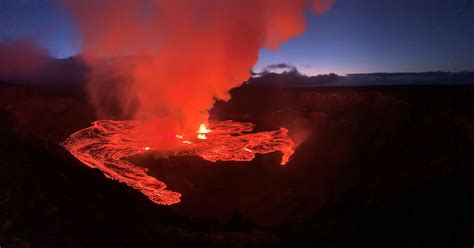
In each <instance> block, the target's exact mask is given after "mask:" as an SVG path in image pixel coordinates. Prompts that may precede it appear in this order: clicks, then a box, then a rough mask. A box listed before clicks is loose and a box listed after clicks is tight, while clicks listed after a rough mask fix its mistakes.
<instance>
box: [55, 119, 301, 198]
mask: <svg viewBox="0 0 474 248" xmlns="http://www.w3.org/2000/svg"><path fill="white" fill-rule="evenodd" d="M92 124H93V125H92V126H91V127H88V128H85V129H82V130H80V131H78V132H75V133H73V134H72V135H71V136H70V137H69V138H68V139H66V140H65V141H64V142H63V143H61V145H63V146H64V147H65V148H66V149H67V150H68V151H69V152H70V153H71V154H72V155H74V156H75V157H76V158H77V159H78V160H80V161H81V162H82V163H84V164H85V165H87V166H89V167H91V168H97V169H99V170H101V171H102V172H103V173H104V175H105V176H106V177H108V178H110V179H114V180H118V181H119V182H122V183H125V184H127V185H128V186H130V187H132V188H134V189H136V190H138V191H140V192H142V193H143V194H144V195H146V196H147V197H148V198H149V199H150V200H151V201H153V202H154V203H157V204H163V205H170V204H175V203H178V202H180V196H181V194H180V193H178V192H173V191H170V190H166V184H165V183H164V182H161V181H159V180H158V179H156V178H155V177H152V176H149V175H147V173H146V172H147V169H146V168H142V167H139V166H136V165H134V164H132V163H131V162H129V161H127V160H125V159H124V158H127V157H130V156H134V155H138V154H141V153H145V152H148V151H150V150H156V151H159V152H163V151H162V149H160V148H159V147H154V146H151V145H150V144H149V142H147V141H146V140H147V139H146V138H145V137H144V136H143V135H140V132H141V130H143V129H144V128H146V127H147V125H149V124H147V123H145V122H141V121H135V120H124V121H113V120H101V121H95V122H93V123H92ZM253 127H254V124H252V123H243V122H236V121H210V123H209V128H210V129H209V130H208V129H205V131H202V127H201V128H200V130H201V131H198V138H196V137H193V138H187V137H185V136H183V135H173V145H172V146H171V148H170V149H167V151H166V153H168V154H169V155H175V156H199V157H201V158H203V159H206V160H209V161H212V162H216V161H218V160H221V161H251V160H252V159H254V158H255V154H256V153H260V154H265V153H271V152H274V151H280V152H281V153H282V160H281V164H282V165H284V164H286V163H287V162H288V160H289V158H290V157H291V155H292V154H293V153H294V143H293V141H292V140H291V139H290V138H289V137H288V130H287V129H286V128H280V129H279V130H276V131H269V132H258V133H250V132H251V131H252V130H253ZM204 133H205V135H204Z"/></svg>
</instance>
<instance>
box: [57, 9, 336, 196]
mask: <svg viewBox="0 0 474 248" xmlns="http://www.w3.org/2000/svg"><path fill="white" fill-rule="evenodd" d="M331 3H332V0H312V1H310V0H96V1H94V0H67V7H68V9H69V10H70V11H71V14H72V16H73V19H74V20H75V21H76V23H77V24H78V27H79V29H80V32H81V37H82V41H83V47H82V56H83V57H84V59H85V61H86V62H87V63H88V64H89V66H90V67H91V68H92V72H91V75H90V81H89V84H88V91H89V97H90V99H91V101H92V103H93V104H94V106H95V107H96V110H97V114H98V118H100V119H108V118H120V119H133V120H124V121H97V122H94V124H93V126H92V127H89V128H86V129H83V130H80V131H78V132H76V133H74V134H73V135H71V137H69V138H68V139H67V140H66V141H65V142H63V143H62V145H64V146H65V148H66V149H67V150H69V151H70V152H71V153H72V154H73V155H74V156H75V157H76V158H78V159H79V160H80V161H81V162H83V163H84V164H86V165H88V166H90V167H92V168H97V169H99V170H101V171H102V172H103V173H104V174H105V175H106V176H107V177H109V178H111V179H115V180H118V181H120V182H123V183H126V184H127V185H129V186H130V187H133V188H135V189H137V190H139V191H140V192H142V193H143V194H144V195H146V196H147V197H148V198H150V199H151V200H152V201H153V202H155V203H158V204H173V203H177V202H179V197H180V194H179V193H177V192H172V191H169V190H166V189H165V187H166V185H165V184H164V183H163V182H160V181H158V180H157V179H156V178H154V177H151V176H149V175H147V174H146V169H144V168H139V167H137V166H135V165H133V164H132V163H130V162H128V161H126V160H124V158H126V157H129V156H133V155H137V154H141V153H144V152H146V151H148V150H155V151H158V152H160V153H161V154H168V155H177V156H178V155H194V156H199V157H202V158H203V159H206V160H209V161H218V160H222V161H229V160H234V161H250V160H252V159H253V158H254V157H255V154H256V153H262V154H264V153H270V152H274V151H280V152H281V153H282V164H285V163H286V162H287V161H288V160H289V158H290V156H291V155H292V154H293V152H294V148H295V147H294V143H293V141H292V140H291V139H290V138H289V137H288V130H287V129H285V128H282V129H280V130H277V131H270V132H260V133H249V132H250V131H252V129H253V124H251V123H239V122H233V121H225V122H212V121H209V120H208V111H209V109H210V108H211V107H212V106H213V104H214V101H215V100H225V101H227V100H229V98H230V95H229V93H228V91H229V90H230V89H232V88H234V87H237V86H239V85H240V84H242V82H244V81H246V80H247V79H248V78H249V77H250V69H251V68H252V67H253V66H254V64H255V63H256V62H257V60H258V52H259V50H260V49H261V48H263V47H266V48H269V49H278V46H279V45H280V44H281V43H283V42H285V41H287V40H288V39H290V38H293V37H295V36H297V35H300V34H302V33H303V32H304V30H305V17H304V14H305V10H306V9H308V8H312V9H313V11H314V12H315V13H316V14H320V13H322V12H324V11H325V10H326V9H328V8H329V7H330V5H331ZM207 123H208V124H209V128H210V129H211V130H212V131H211V132H208V131H207V130H206V126H205V124H207ZM200 124H203V126H201V128H200V129H201V131H199V133H198V137H196V131H197V130H198V127H199V126H200Z"/></svg>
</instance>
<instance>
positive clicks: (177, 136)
mask: <svg viewBox="0 0 474 248" xmlns="http://www.w3.org/2000/svg"><path fill="white" fill-rule="evenodd" d="M183 137H184V135H181V134H176V138H177V139H182V138H183Z"/></svg>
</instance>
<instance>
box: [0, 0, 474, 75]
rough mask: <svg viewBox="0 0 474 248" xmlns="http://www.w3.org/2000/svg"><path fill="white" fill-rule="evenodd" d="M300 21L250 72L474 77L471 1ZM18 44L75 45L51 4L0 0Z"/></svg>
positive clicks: (354, 2)
mask: <svg viewBox="0 0 474 248" xmlns="http://www.w3.org/2000/svg"><path fill="white" fill-rule="evenodd" d="M307 18H308V26H307V30H306V33H305V34H303V35H302V36H300V37H297V38H295V39H293V40H291V41H289V42H288V43H286V44H284V45H283V46H282V47H281V49H280V50H279V51H276V52H275V51H268V50H265V49H264V50H262V51H261V52H260V60H259V62H258V64H257V65H256V68H255V69H256V70H257V71H258V70H260V69H261V68H263V67H264V66H265V65H268V64H274V63H283V62H284V63H289V64H293V65H295V66H297V67H298V69H299V70H300V71H302V72H304V73H306V74H318V73H329V72H336V73H339V74H345V73H354V72H401V71H403V72H405V71H438V70H443V71H461V70H474V45H473V44H474V1H472V0H411V1H410V0H335V3H334V6H333V7H332V8H331V10H329V11H328V12H326V13H325V14H323V15H322V16H318V17H316V16H312V15H310V14H309V13H308V17H307ZM25 37H32V38H33V39H35V40H37V41H38V42H39V44H40V45H41V46H43V47H45V48H47V49H48V50H50V51H51V53H52V54H53V55H54V56H56V57H68V56H71V55H74V54H75V53H77V52H78V51H79V49H80V45H81V42H80V39H79V35H78V31H77V29H76V27H75V25H74V23H73V22H72V20H71V19H70V17H69V16H68V13H67V12H66V11H65V10H64V9H62V8H61V6H60V5H58V4H57V1H54V0H0V39H15V38H25Z"/></svg>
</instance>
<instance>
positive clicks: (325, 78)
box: [247, 67, 474, 87]
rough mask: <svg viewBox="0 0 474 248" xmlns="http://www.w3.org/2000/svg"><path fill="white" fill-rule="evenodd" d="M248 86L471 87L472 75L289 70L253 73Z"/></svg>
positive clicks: (456, 73) (472, 82)
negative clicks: (310, 73) (341, 73)
mask: <svg viewBox="0 0 474 248" xmlns="http://www.w3.org/2000/svg"><path fill="white" fill-rule="evenodd" d="M279 68H282V67H279ZM247 83H248V85H249V86H269V85H277V86H285V87H316V86H368V85H453V84H474V71H462V72H403V73H357V74H348V75H346V76H340V75H337V74H334V73H330V74H323V75H317V76H307V75H304V74H301V73H300V72H299V71H298V70H296V69H295V68H294V67H292V68H291V69H290V70H287V71H283V72H281V73H276V72H269V71H267V70H264V71H263V72H262V73H253V76H252V77H251V78H250V79H249V80H248V82H247Z"/></svg>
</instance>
